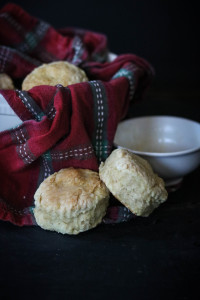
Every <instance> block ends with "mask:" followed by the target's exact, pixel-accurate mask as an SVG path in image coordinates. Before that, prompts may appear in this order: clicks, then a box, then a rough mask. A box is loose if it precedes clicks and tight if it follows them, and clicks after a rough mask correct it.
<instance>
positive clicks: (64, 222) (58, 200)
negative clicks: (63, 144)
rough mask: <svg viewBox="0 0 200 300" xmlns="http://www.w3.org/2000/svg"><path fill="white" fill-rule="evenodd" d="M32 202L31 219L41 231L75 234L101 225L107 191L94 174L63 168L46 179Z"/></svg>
mask: <svg viewBox="0 0 200 300" xmlns="http://www.w3.org/2000/svg"><path fill="white" fill-rule="evenodd" d="M34 198H35V209H34V215H35V219H36V222H37V224H38V225H39V226H40V227H42V228H43V229H48V230H53V231H57V232H60V233H63V234H64V233H68V234H78V233H80V232H82V231H86V230H88V229H91V228H94V227H95V226H97V225H98V224H99V223H100V222H101V221H102V218H103V217H104V215H105V214H106V209H107V206H108V201H109V191H108V189H107V187H106V186H105V184H104V183H103V182H102V181H101V180H100V178H99V175H98V173H97V172H94V171H91V170H87V169H74V168H66V169H61V170H60V171H59V172H57V173H54V174H52V175H51V176H49V177H48V178H47V179H45V180H44V181H43V182H42V183H41V185H40V186H39V188H38V189H37V191H36V193H35V196H34Z"/></svg>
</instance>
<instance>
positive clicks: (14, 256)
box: [0, 93, 200, 300]
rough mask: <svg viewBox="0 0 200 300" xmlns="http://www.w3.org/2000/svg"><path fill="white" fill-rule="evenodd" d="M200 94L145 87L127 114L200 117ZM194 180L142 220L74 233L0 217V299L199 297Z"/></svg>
mask: <svg viewBox="0 0 200 300" xmlns="http://www.w3.org/2000/svg"><path fill="white" fill-rule="evenodd" d="M188 96H190V98H189V99H190V100H189V101H188ZM199 99H200V98H199V97H198V96H194V95H193V96H192V95H191V94H189V95H187V94H185V93H184V94H180V93H178V94H177V93H172V94H171V95H169V94H166V93H164V94H162V93H157V94H156V93H153V94H152V93H150V96H149V97H147V99H146V100H144V101H143V102H141V103H137V104H135V105H134V107H133V110H132V115H133V116H139V115H147V114H161V115H162V114H168V115H178V116H182V117H187V118H191V119H193V120H196V121H200V114H199V110H198V109H197V107H198V106H197V104H198V102H199ZM199 178H200V169H199V168H198V169H197V170H195V171H194V172H192V173H191V174H189V175H188V176H186V177H185V178H184V180H183V182H182V185H181V187H180V188H179V190H177V191H176V192H173V193H170V194H169V198H168V200H167V201H166V202H165V203H164V204H162V205H161V206H160V207H159V208H158V209H156V210H155V211H154V212H153V213H152V214H151V215H150V216H149V217H148V218H142V217H137V218H135V219H133V220H131V221H129V222H127V223H121V224H115V225H105V224H102V225H99V226H98V227H96V228H95V229H93V230H90V231H88V232H85V233H82V234H79V235H77V236H69V235H62V234H58V233H55V232H50V231H45V230H42V229H41V228H39V227H22V228H19V227H16V226H14V225H12V224H10V223H7V222H2V221H0V270H1V271H0V299H15V298H16V299H25V298H26V299H36V297H37V299H42V298H43V299H80V298H83V299H86V298H89V299H183V300H184V299H188V300H190V299H199V295H198V294H199V292H198V290H199V282H200V196H199V184H200V183H199Z"/></svg>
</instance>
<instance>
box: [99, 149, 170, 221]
mask: <svg viewBox="0 0 200 300" xmlns="http://www.w3.org/2000/svg"><path fill="white" fill-rule="evenodd" d="M99 175H100V178H101V180H102V181H103V182H104V183H105V184H106V186H107V187H108V189H109V190H110V192H111V193H112V194H113V195H114V196H115V198H117V199H118V200H119V201H120V202H121V203H123V204H124V205H125V206H126V207H127V208H129V209H130V210H131V211H132V212H133V213H134V214H135V215H138V216H145V217H146V216H149V214H150V213H151V212H152V211H153V210H154V209H155V208H156V207H158V206H159V205H160V204H161V203H162V202H164V201H165V200H166V199H167V191H166V190H165V186H164V182H163V180H162V179H161V178H160V177H158V176H157V175H156V174H154V172H153V170H152V168H151V166H150V164H149V163H148V162H147V161H146V160H145V159H143V158H141V157H139V156H137V155H135V154H134V153H132V152H130V151H128V150H126V149H116V150H114V151H113V152H112V153H111V154H110V156H109V157H108V158H107V159H106V161H105V162H104V163H101V165H100V167H99Z"/></svg>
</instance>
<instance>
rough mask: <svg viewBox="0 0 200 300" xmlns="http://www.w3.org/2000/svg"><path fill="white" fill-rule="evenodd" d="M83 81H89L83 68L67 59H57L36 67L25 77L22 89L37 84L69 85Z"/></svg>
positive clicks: (27, 88)
mask: <svg viewBox="0 0 200 300" xmlns="http://www.w3.org/2000/svg"><path fill="white" fill-rule="evenodd" d="M83 81H88V78H87V76H86V74H85V72H84V71H83V70H82V69H80V68H79V67H77V66H75V65H73V64H71V63H69V62H67V61H57V62H52V63H49V64H43V65H41V66H39V67H37V68H35V69H34V70H33V71H32V72H31V73H30V74H28V75H27V76H26V77H25V79H24V81H23V83H22V90H29V89H31V88H32V87H34V86H37V85H52V86H55V85H57V84H61V85H63V86H67V85H70V84H74V83H79V82H83Z"/></svg>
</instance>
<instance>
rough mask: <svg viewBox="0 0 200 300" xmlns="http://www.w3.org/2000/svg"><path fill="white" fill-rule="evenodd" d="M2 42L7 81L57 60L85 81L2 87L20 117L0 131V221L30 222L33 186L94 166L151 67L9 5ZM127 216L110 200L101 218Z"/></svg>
mask: <svg viewBox="0 0 200 300" xmlns="http://www.w3.org/2000/svg"><path fill="white" fill-rule="evenodd" d="M5 33H8V34H5ZM55 41H56V42H55ZM0 44H1V46H0V72H6V73H8V74H9V75H10V76H11V77H12V78H13V80H15V79H17V80H18V79H20V80H23V78H24V77H25V76H26V75H27V74H28V73H29V72H30V71H32V70H33V69H34V68H35V67H37V66H39V65H41V64H42V63H46V62H51V61H55V60H67V61H70V62H73V63H74V64H76V65H79V66H81V67H82V68H83V69H84V70H85V72H86V73H87V75H88V77H89V79H90V81H88V82H82V83H79V84H74V85H70V86H68V87H63V86H62V85H57V86H53V87H52V86H45V85H44V86H37V87H34V88H32V89H31V90H29V91H22V90H20V89H19V88H18V89H16V90H0V93H1V95H2V96H3V97H4V98H5V99H6V101H7V102H8V104H9V105H10V106H11V108H12V109H13V110H14V111H15V113H16V114H17V115H18V116H19V117H20V119H21V120H22V122H21V124H19V125H18V126H16V127H15V128H11V129H10V130H5V131H3V132H0V169H1V172H0V219H2V220H7V221H10V222H12V223H14V224H16V225H19V226H22V225H33V224H35V220H34V215H33V208H34V199H33V196H34V193H35V191H36V189H37V187H38V186H39V184H40V183H41V182H42V181H43V180H44V179H45V178H47V177H48V176H49V175H51V174H52V173H54V172H57V171H59V170H60V169H61V168H67V167H75V168H87V169H91V170H94V171H98V167H99V164H100V163H101V162H102V161H104V160H105V159H106V158H107V157H108V155H109V154H110V153H111V151H112V148H113V139H114V136H115V131H116V128H117V125H118V123H119V121H120V120H122V119H123V118H124V117H125V116H126V113H127V111H128V108H129V104H130V101H133V100H134V99H135V98H141V97H142V94H143V92H144V91H145V89H146V88H147V87H148V85H149V84H150V82H151V78H152V74H153V70H152V67H151V66H150V65H149V64H148V62H146V61H145V60H144V59H142V58H140V57H138V56H136V55H134V54H124V55H120V56H118V57H117V58H116V59H115V60H114V61H113V62H106V58H107V53H108V48H107V38H106V37H105V36H104V35H102V34H99V33H94V32H89V31H87V30H80V29H74V28H64V29H60V30H55V29H54V28H53V27H52V26H51V25H49V24H47V23H45V22H43V21H39V20H37V19H36V18H34V17H32V16H30V15H29V14H27V13H26V12H25V11H24V10H23V9H22V8H21V7H19V6H17V5H15V4H7V5H6V6H5V7H4V8H2V9H1V10H0ZM13 195H15V197H13ZM131 218H133V214H132V213H131V212H130V211H129V210H128V209H126V208H124V207H123V206H119V205H114V206H110V207H109V209H108V212H107V215H106V216H105V218H104V220H103V222H105V223H117V222H123V221H128V220H130V219H131Z"/></svg>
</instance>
